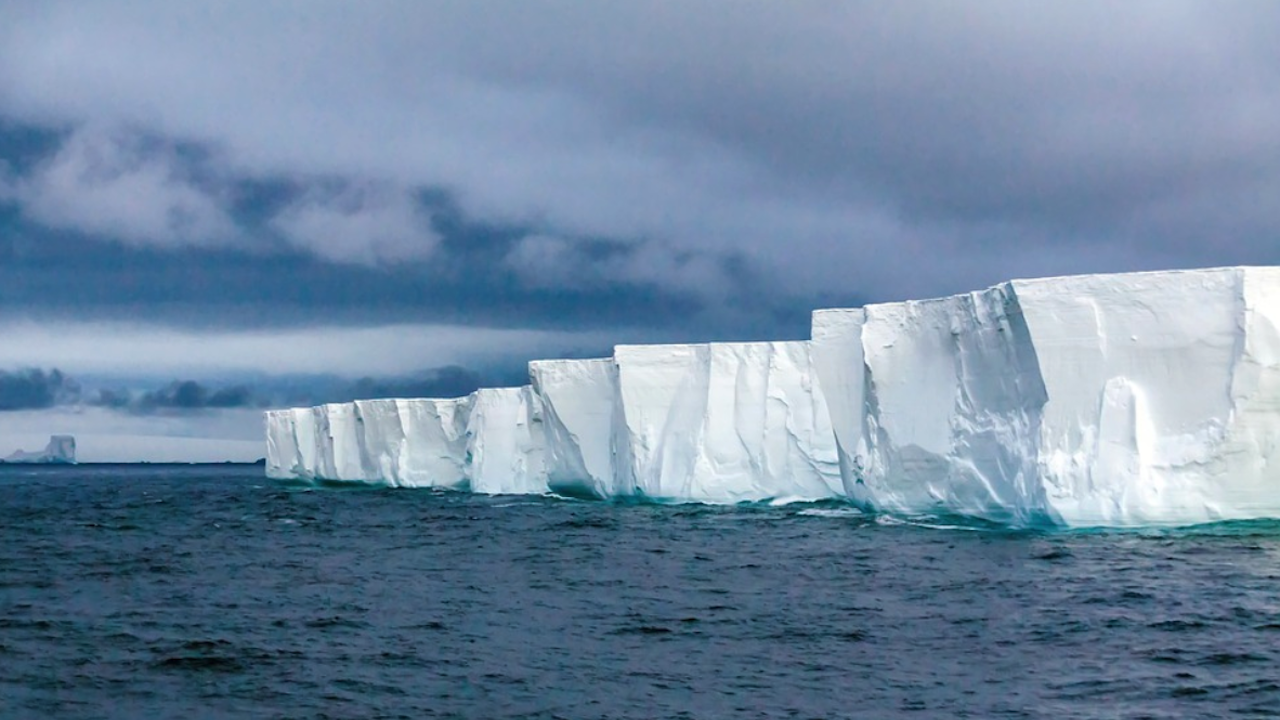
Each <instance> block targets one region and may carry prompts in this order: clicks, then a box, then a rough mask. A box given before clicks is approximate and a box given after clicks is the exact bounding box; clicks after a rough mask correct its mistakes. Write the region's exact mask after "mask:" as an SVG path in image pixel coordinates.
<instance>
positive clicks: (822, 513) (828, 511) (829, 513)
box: [796, 507, 867, 518]
mask: <svg viewBox="0 0 1280 720" xmlns="http://www.w3.org/2000/svg"><path fill="white" fill-rule="evenodd" d="M796 514H797V515H803V516H805V517H822V518H847V517H858V518H864V517H866V516H867V514H866V513H864V512H862V511H861V510H859V509H858V508H855V507H841V508H825V507H815V508H805V509H803V510H801V511H799V512H797V513H796Z"/></svg>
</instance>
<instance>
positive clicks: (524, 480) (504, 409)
mask: <svg viewBox="0 0 1280 720" xmlns="http://www.w3.org/2000/svg"><path fill="white" fill-rule="evenodd" d="M542 446H543V431H542V418H541V410H540V408H539V403H537V402H535V401H534V397H533V391H532V389H531V388H530V387H529V386H527V385H526V386H524V387H518V388H485V389H481V390H477V391H476V392H475V393H474V401H473V405H472V408H471V416H470V419H469V421H468V423H467V458H468V464H467V470H468V472H467V474H468V476H469V478H470V481H471V491H472V492H477V493H484V494H486V495H533V494H542V493H546V492H547V491H548V487H547V473H546V468H545V464H544V463H543V457H542V456H543V449H542Z"/></svg>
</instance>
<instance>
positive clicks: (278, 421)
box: [265, 410, 298, 478]
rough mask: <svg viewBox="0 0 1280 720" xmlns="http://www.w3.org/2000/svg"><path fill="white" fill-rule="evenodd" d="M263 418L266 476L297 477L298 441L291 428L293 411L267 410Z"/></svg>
mask: <svg viewBox="0 0 1280 720" xmlns="http://www.w3.org/2000/svg"><path fill="white" fill-rule="evenodd" d="M265 419H266V430H267V455H266V460H267V477H269V478H293V477H297V476H298V443H297V438H296V437H295V435H294V429H293V411H292V410H268V411H267V412H266V414H265Z"/></svg>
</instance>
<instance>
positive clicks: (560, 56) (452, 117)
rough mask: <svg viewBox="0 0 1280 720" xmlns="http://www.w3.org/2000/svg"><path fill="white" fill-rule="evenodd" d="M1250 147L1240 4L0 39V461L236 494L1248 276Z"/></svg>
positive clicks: (293, 26) (703, 12)
mask: <svg viewBox="0 0 1280 720" xmlns="http://www.w3.org/2000/svg"><path fill="white" fill-rule="evenodd" d="M1278 119H1280V4H1278V3H1275V2H1271V1H1270V0H1258V1H1257V2H1243V1H1241V2H1230V3H1221V2H1179V1H1177V0H1158V1H1157V0H1152V1H1150V2H1140V1H1130V2H1124V3H1116V2H1072V3H1027V2H996V1H992V0H983V1H982V2H977V1H975V2H969V3H961V2H934V3H931V2H912V3H886V2H866V3H863V2H852V1H846V2H827V1H819V0H815V1H812V2H777V1H776V0H770V1H767V2H766V1H761V2H752V1H750V0H746V1H744V0H736V1H734V2H728V1H727V0H726V1H725V2H699V3H690V2H661V1H657V0H655V1H652V2H630V3H625V2H604V3H597V2H585V1H579V2H532V1H530V0H512V1H511V2H489V1H485V0H479V1H470V2H456V3H448V4H444V3H431V2H421V1H411V2H368V3H352V2H323V1H317V0H311V1H309V2H306V3H298V2H275V3H273V2H263V1H262V0H254V1H253V2H220V3H174V2H170V1H157V2H145V1H140V0H130V1H129V2H105V1H104V2H95V3H79V2H76V3H73V2H66V3H63V2H56V1H51V0H39V1H32V2H23V1H21V0H7V1H6V2H4V3H2V4H0V373H4V375H2V376H0V393H3V392H5V391H4V388H5V387H9V388H11V390H10V391H9V392H10V397H11V398H16V397H19V396H18V394H16V393H18V390H14V389H13V388H19V389H21V392H23V393H26V394H25V395H22V397H23V398H27V399H26V400H24V401H22V402H18V401H12V402H9V403H8V405H9V406H12V407H10V409H8V410H4V409H0V415H3V414H4V413H6V412H8V413H19V414H20V415H19V414H11V415H9V416H8V417H7V419H5V418H0V456H2V455H4V454H7V453H8V452H9V451H10V450H12V449H14V448H13V447H9V446H16V445H17V442H16V441H15V438H17V435H18V433H19V430H22V431H23V432H25V433H26V434H27V435H31V436H39V435H42V434H48V433H49V432H62V431H68V430H76V429H77V428H78V429H79V430H78V431H79V432H82V433H86V432H89V433H93V432H99V430H100V429H101V428H102V427H106V426H112V423H113V422H115V420H113V418H116V419H118V420H119V423H120V424H119V427H122V428H127V427H133V425H129V423H134V424H135V425H136V424H137V423H139V422H142V420H140V418H145V417H151V418H154V417H157V416H161V417H163V418H164V422H163V423H159V422H158V421H157V422H153V423H152V425H148V426H147V428H148V429H147V430H146V432H141V431H139V433H135V436H137V435H139V434H140V435H144V436H146V437H148V438H151V437H153V436H154V437H156V438H164V437H172V436H176V435H177V434H180V433H186V434H187V435H192V436H196V437H200V433H201V432H205V433H207V435H208V437H210V438H212V439H214V440H218V439H223V440H226V441H227V443H228V444H226V445H224V446H219V445H217V443H213V444H207V443H206V444H205V445H201V446H200V448H203V449H201V450H200V451H199V453H196V454H197V455H199V458H198V459H212V458H213V457H217V456H219V453H222V454H226V455H228V456H234V457H235V458H237V459H240V458H243V456H244V455H245V454H247V453H251V452H253V450H252V448H251V447H250V446H249V445H233V443H234V442H241V443H243V442H248V441H250V440H252V439H253V438H258V437H260V435H261V428H260V427H259V426H257V425H256V420H251V421H239V422H236V423H231V422H228V421H227V420H226V418H227V417H230V416H234V417H242V416H243V417H250V418H252V417H256V416H255V415H254V414H253V413H250V412H248V409H256V408H258V407H259V406H262V405H270V404H278V403H281V402H288V401H296V400H299V399H304V400H306V399H317V400H319V399H326V398H328V399H333V398H337V397H340V396H343V395H344V394H345V395H351V394H358V393H359V392H369V391H373V390H382V389H389V388H390V389H395V388H399V389H409V388H413V389H419V390H440V391H445V390H450V389H458V390H459V391H461V390H462V389H464V388H465V387H466V386H467V385H468V384H477V383H486V384H488V383H505V382H515V381H518V380H519V374H520V368H521V367H522V365H523V363H524V361H526V360H528V359H531V358H536V357H545V356H557V355H571V356H585V355H593V354H603V353H607V352H608V349H609V347H610V346H611V345H612V344H614V343H616V342H642V341H691V340H698V339H719V340H729V339H743V340H757V339H794V338H802V337H805V336H806V334H807V331H808V327H807V322H808V313H809V311H810V310H811V309H812V308H814V307H819V306H841V305H855V304H860V303H863V302H868V301H883V300H896V299H905V298H911V297H927V296H934V295H941V294H949V293H953V292H959V291H963V290H969V289H975V288H979V287H983V286H986V285H989V284H991V283H994V282H998V281H1000V280H1003V279H1007V278H1010V277H1027V276H1042V275H1056V274H1067V273H1079V272H1102V271H1121V270H1139V269H1164V268H1176V267H1196V266H1214V265H1228V264H1277V263H1280V200H1277V198H1280V120H1278ZM54 369H57V370H59V371H60V373H61V375H62V376H65V377H62V378H61V379H59V380H58V381H57V383H55V384H56V385H57V386H56V387H54V386H53V385H50V382H51V381H50V378H51V377H52V376H51V375H50V374H49V373H50V372H51V371H52V370H54ZM35 370H39V371H40V374H39V376H36V375H33V374H32V373H33V371H35ZM5 378H7V380H6V379H5ZM362 378H363V379H364V384H363V385H360V381H361V379H362ZM184 381H191V382H194V383H198V384H199V389H200V391H201V392H203V393H204V394H203V395H200V394H199V393H196V394H194V395H193V394H191V393H187V394H182V393H181V392H178V390H175V388H178V387H179V386H178V385H175V383H181V382H184ZM6 383H7V385H6ZM397 383H398V384H397ZM415 383H416V385H415ZM433 383H434V384H433ZM37 386H38V387H37ZM50 388H52V389H50ZM219 391H226V393H230V394H223V395H217V393H218V392H219ZM41 393H43V394H41ZM166 393H167V394H166ZM215 397H217V398H220V400H219V401H218V402H220V403H221V404H220V405H219V404H217V403H214V404H213V405H210V403H211V401H212V399H213V398H215ZM233 400H234V401H235V402H232V401H233ZM5 405H6V402H5V398H4V397H0V408H3V407H4V406H5ZM77 418H78V419H77ZM19 420H20V421H21V422H19ZM153 426H154V427H153ZM173 428H177V430H174V429H173ZM6 433H8V435H6ZM23 442H29V441H28V440H26V439H24V440H23ZM149 443H150V444H149ZM157 443H159V444H157ZM107 445H109V443H106V444H104V445H103V447H106V446H107ZM126 446H127V447H128V448H129V450H128V454H129V457H132V456H133V455H136V454H138V453H141V454H142V455H143V456H149V457H151V456H153V457H156V458H159V457H165V458H169V457H170V456H171V455H173V454H174V452H175V451H174V450H173V448H174V447H176V446H173V445H168V446H164V445H163V442H162V441H161V440H155V442H151V441H146V442H134V443H133V444H128V443H124V442H122V443H120V444H119V445H118V446H117V447H120V448H123V447H126ZM183 447H187V446H183ZM191 447H195V446H194V445H191ZM219 447H223V448H226V449H225V450H219V449H217V448H219ZM254 447H256V446H254ZM147 448H152V449H153V450H154V451H153V450H148V449H147ZM28 449H29V448H28ZM122 452H123V451H122ZM193 452H194V451H193ZM148 453H150V455H148ZM201 453H203V454H201ZM179 454H180V453H179ZM210 454H211V455H210ZM206 455H209V457H208V458H206ZM111 457H112V458H113V459H114V458H115V457H116V456H114V455H112V456H111ZM139 459H141V458H139ZM193 459H195V458H194V456H193Z"/></svg>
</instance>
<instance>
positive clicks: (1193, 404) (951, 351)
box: [813, 268, 1280, 525]
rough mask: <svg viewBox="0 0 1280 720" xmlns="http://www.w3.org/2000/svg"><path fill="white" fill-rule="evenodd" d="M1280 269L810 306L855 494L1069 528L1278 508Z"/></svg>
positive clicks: (1060, 282)
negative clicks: (845, 306) (859, 305)
mask: <svg viewBox="0 0 1280 720" xmlns="http://www.w3.org/2000/svg"><path fill="white" fill-rule="evenodd" d="M1277 327H1280V270H1277V269H1274V268H1230V269H1222V270H1205V271H1186V272H1168V273H1141V274H1131V275H1109V276H1082V277H1066V278H1050V279H1044V280H1029V281H1013V282H1010V283H1005V284H1003V285H1000V286H997V287H995V288H991V289H989V290H987V291H984V292H981V293H971V294H969V295H962V296H957V297H953V298H946V299H943V300H934V301H925V302H908V303H894V304H889V305H873V306H870V307H867V308H865V309H859V310H827V311H817V312H815V314H814V326H813V337H814V341H813V342H814V354H815V357H816V362H817V366H818V368H819V377H820V379H821V384H822V386H823V389H824V391H825V393H826V395H827V398H828V401H829V402H830V404H831V407H832V418H833V423H834V426H835V433H836V437H837V440H838V443H839V447H840V457H841V475H842V479H843V481H844V485H845V490H846V494H847V495H848V496H850V497H851V498H853V499H855V500H856V501H858V502H860V503H862V504H864V505H866V506H869V507H872V508H875V509H881V510H890V511H899V512H931V511H937V510H945V511H949V512H959V513H963V514H969V515H976V516H980V517H988V518H991V519H995V520H1002V521H1013V522H1027V521H1032V520H1034V519H1036V518H1038V517H1043V518H1047V519H1050V520H1053V521H1057V522H1061V523H1065V524H1069V525H1133V524H1151V523H1194V522H1206V521H1212V520H1218V519H1226V518H1247V517H1261V516H1266V515H1270V514H1274V513H1276V511H1277V510H1280V470H1278V468H1280V466H1278V465H1276V463H1277V461H1280V343H1278V342H1277V338H1278V337H1280V336H1278V334H1277Z"/></svg>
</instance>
